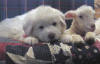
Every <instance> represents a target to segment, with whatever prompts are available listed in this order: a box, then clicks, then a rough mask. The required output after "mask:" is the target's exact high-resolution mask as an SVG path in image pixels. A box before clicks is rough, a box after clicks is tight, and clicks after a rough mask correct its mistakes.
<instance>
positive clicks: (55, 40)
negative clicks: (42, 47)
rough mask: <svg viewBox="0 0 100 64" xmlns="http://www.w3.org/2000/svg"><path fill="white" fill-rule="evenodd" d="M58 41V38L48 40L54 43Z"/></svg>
mask: <svg viewBox="0 0 100 64" xmlns="http://www.w3.org/2000/svg"><path fill="white" fill-rule="evenodd" d="M58 42H59V40H58V39H52V40H50V44H55V43H58Z"/></svg>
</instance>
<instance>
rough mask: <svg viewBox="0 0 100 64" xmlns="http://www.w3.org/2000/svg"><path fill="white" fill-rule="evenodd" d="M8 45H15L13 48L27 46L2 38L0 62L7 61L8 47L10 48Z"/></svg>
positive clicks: (0, 40) (0, 41) (0, 42)
mask: <svg viewBox="0 0 100 64" xmlns="http://www.w3.org/2000/svg"><path fill="white" fill-rule="evenodd" d="M8 45H13V46H15V45H23V46H26V45H25V44H22V42H21V41H18V40H13V39H9V38H2V37H0V60H4V59H5V52H6V46H8ZM27 46H28V45H27Z"/></svg>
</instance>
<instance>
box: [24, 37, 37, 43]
mask: <svg viewBox="0 0 100 64" xmlns="http://www.w3.org/2000/svg"><path fill="white" fill-rule="evenodd" d="M23 41H24V42H25V43H27V44H31V45H33V44H37V43H38V42H39V41H38V40H37V39H36V38H34V37H26V38H24V40H23Z"/></svg>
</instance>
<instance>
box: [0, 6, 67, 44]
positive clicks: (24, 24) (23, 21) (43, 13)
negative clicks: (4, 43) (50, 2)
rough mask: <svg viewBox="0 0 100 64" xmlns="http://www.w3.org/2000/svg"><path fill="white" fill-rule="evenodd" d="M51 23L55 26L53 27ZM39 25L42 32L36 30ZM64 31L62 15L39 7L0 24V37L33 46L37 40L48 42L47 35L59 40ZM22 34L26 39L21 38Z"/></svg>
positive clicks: (46, 7)
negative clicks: (52, 35) (42, 27)
mask: <svg viewBox="0 0 100 64" xmlns="http://www.w3.org/2000/svg"><path fill="white" fill-rule="evenodd" d="M53 22H56V23H57V26H53V25H52V23H53ZM41 25H43V26H44V29H43V30H40V29H39V28H38V27H39V26H41ZM23 29H24V30H23ZM65 29H66V23H65V18H64V14H63V13H61V12H60V11H59V10H57V9H54V8H52V7H50V6H39V7H37V8H35V9H32V10H30V11H29V12H27V13H25V14H22V15H19V16H15V17H13V18H7V19H5V20H3V21H2V22H1V23H0V36H1V37H7V38H13V39H18V40H22V41H24V42H27V43H32V44H34V43H37V42H38V41H39V40H41V41H44V42H48V41H49V39H48V34H49V33H54V34H55V38H57V39H59V38H60V36H61V34H62V33H63V32H64V30H65ZM24 34H26V35H27V36H28V37H26V38H23V35H24ZM38 39H39V40H38Z"/></svg>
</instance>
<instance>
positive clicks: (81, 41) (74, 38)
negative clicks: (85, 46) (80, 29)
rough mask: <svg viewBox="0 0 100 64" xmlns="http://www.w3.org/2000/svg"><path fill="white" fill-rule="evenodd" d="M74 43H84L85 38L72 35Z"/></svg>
mask: <svg viewBox="0 0 100 64" xmlns="http://www.w3.org/2000/svg"><path fill="white" fill-rule="evenodd" d="M72 43H84V40H83V38H82V37H81V36H80V35H76V34H74V35H72Z"/></svg>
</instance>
